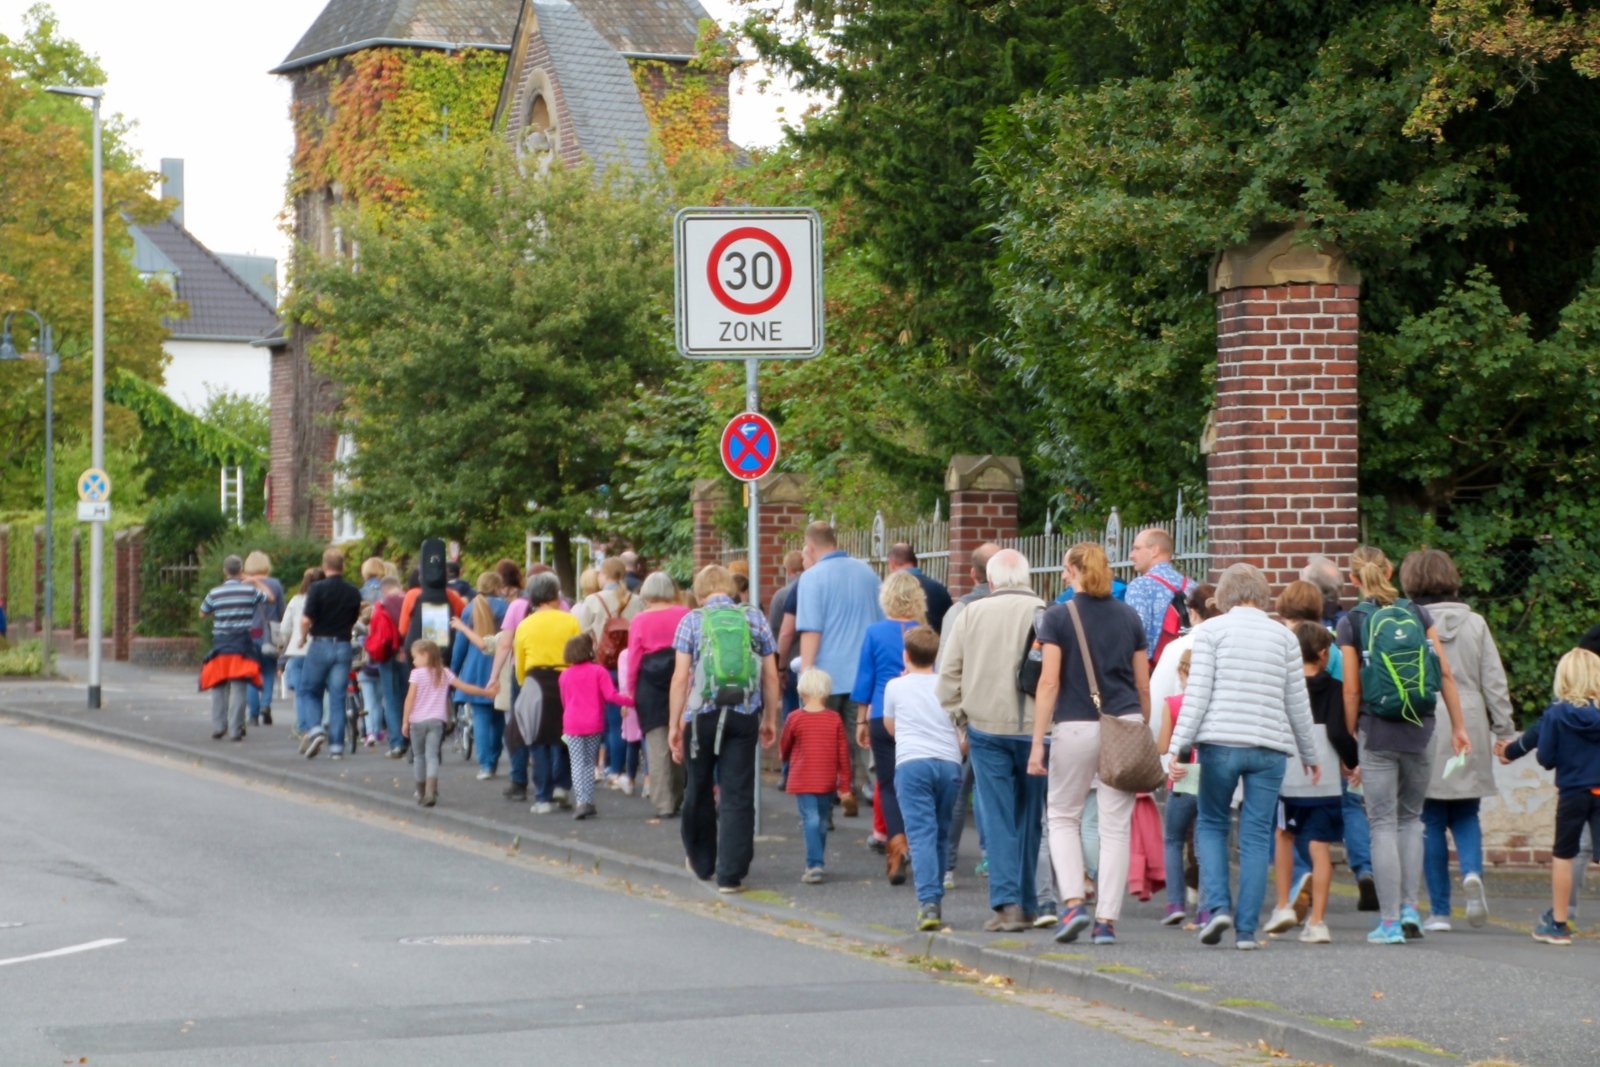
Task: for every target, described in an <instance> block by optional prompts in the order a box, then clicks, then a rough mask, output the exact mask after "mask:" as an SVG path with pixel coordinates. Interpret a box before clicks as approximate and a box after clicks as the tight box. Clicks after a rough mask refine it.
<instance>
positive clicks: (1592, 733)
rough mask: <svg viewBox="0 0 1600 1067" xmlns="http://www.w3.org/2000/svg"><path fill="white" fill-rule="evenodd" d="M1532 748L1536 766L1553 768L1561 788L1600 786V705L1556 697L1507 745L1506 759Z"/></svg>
mask: <svg viewBox="0 0 1600 1067" xmlns="http://www.w3.org/2000/svg"><path fill="white" fill-rule="evenodd" d="M1535 749H1537V751H1538V754H1539V766H1541V767H1547V768H1549V769H1550V770H1553V771H1555V772H1556V789H1557V790H1559V791H1560V792H1562V793H1582V792H1587V791H1588V790H1590V789H1600V708H1596V707H1595V706H1594V705H1593V704H1568V703H1566V702H1565V701H1560V700H1558V701H1556V702H1555V703H1554V704H1551V705H1550V706H1549V707H1548V708H1545V709H1544V715H1543V716H1542V717H1540V719H1539V721H1538V722H1536V723H1534V724H1533V725H1532V726H1530V727H1528V729H1527V731H1526V732H1524V733H1523V735H1522V736H1521V737H1519V738H1517V739H1516V740H1515V741H1513V742H1511V744H1510V745H1508V746H1507V747H1506V759H1511V760H1514V759H1521V758H1522V757H1523V756H1526V755H1527V754H1528V753H1529V752H1533V751H1535ZM1452 777H1454V775H1452Z"/></svg>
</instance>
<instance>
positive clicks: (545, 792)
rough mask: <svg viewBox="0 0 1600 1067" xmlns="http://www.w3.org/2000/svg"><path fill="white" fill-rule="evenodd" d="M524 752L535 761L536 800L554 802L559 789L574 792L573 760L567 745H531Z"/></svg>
mask: <svg viewBox="0 0 1600 1067" xmlns="http://www.w3.org/2000/svg"><path fill="white" fill-rule="evenodd" d="M524 751H526V752H528V753H529V754H530V755H531V757H532V759H533V786H534V794H533V799H534V800H541V801H551V800H554V799H555V794H556V790H557V789H565V790H567V791H568V792H571V791H572V759H571V757H570V756H568V755H567V746H566V745H559V744H558V745H529V746H528V747H527V749H525V750H524ZM512 762H513V764H515V760H513V761H512Z"/></svg>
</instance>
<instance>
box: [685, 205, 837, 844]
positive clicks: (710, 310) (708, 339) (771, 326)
mask: <svg viewBox="0 0 1600 1067" xmlns="http://www.w3.org/2000/svg"><path fill="white" fill-rule="evenodd" d="M673 238H674V246H675V249H676V253H677V257H676V270H675V272H674V280H675V282H676V285H675V287H674V309H675V310H676V312H677V320H678V331H677V333H678V351H679V352H680V353H681V354H682V355H683V356H685V357H686V358H688V359H742V360H744V361H745V371H744V379H745V393H746V396H745V410H746V411H750V412H759V411H760V410H761V408H760V405H759V400H760V388H759V384H758V381H757V378H758V368H759V367H760V366H761V360H763V359H810V358H811V357H813V356H816V355H820V354H821V352H822V218H821V216H819V215H818V214H817V212H816V211H815V210H813V209H812V208H760V207H752V208H710V207H690V208H684V209H683V210H682V211H680V212H678V214H677V217H676V218H675V219H674V220H673ZM774 436H775V435H774ZM745 488H746V490H747V491H748V493H749V494H750V509H749V515H748V523H749V527H748V533H747V541H746V543H747V544H748V545H749V546H750V548H749V554H750V602H751V603H752V604H757V603H760V598H761V566H760V552H759V549H758V546H759V545H760V543H761V495H760V489H759V487H758V485H757V483H756V482H755V481H748V482H746V483H745ZM755 814H756V833H757V834H759V833H760V832H761V776H760V768H759V765H758V767H757V773H756V813H755Z"/></svg>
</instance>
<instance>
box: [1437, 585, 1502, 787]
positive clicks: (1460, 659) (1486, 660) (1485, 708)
mask: <svg viewBox="0 0 1600 1067" xmlns="http://www.w3.org/2000/svg"><path fill="white" fill-rule="evenodd" d="M1424 606H1425V607H1427V609H1428V613H1429V614H1430V615H1432V616H1433V626H1434V629H1435V630H1436V631H1438V634H1439V644H1441V645H1443V646H1444V654H1445V655H1446V656H1447V657H1449V659H1450V671H1451V673H1452V674H1454V675H1455V676H1456V689H1457V691H1458V692H1460V694H1461V719H1462V721H1463V722H1464V723H1465V724H1466V727H1467V736H1468V737H1470V738H1472V755H1470V756H1468V757H1467V763H1466V766H1464V767H1462V768H1461V769H1460V770H1458V771H1456V772H1454V773H1453V774H1451V775H1450V777H1448V778H1446V777H1444V766H1445V763H1446V761H1448V760H1449V759H1450V758H1451V757H1452V756H1454V755H1455V753H1454V752H1453V751H1452V750H1451V747H1450V731H1449V730H1434V731H1433V780H1432V781H1430V782H1429V783H1428V799H1429V800H1472V799H1474V798H1477V797H1492V796H1497V795H1498V794H1499V789H1497V788H1496V787H1495V784H1494V746H1493V745H1492V744H1491V742H1490V740H1489V735H1490V734H1491V733H1492V734H1494V736H1495V737H1511V736H1513V735H1515V733H1516V723H1515V721H1514V720H1513V718H1512V712H1511V691H1510V689H1509V688H1508V687H1507V685H1506V669H1505V667H1504V666H1503V665H1502V664H1501V662H1500V650H1499V648H1497V647H1496V646H1495V643H1494V635H1493V634H1491V633H1490V632H1489V624H1488V623H1486V622H1484V621H1483V616H1482V615H1479V614H1478V613H1477V612H1475V611H1473V610H1472V609H1471V608H1469V607H1467V606H1466V605H1465V604H1462V603H1460V602H1459V601H1454V600H1442V601H1439V602H1438V603H1433V604H1425V605H1424Z"/></svg>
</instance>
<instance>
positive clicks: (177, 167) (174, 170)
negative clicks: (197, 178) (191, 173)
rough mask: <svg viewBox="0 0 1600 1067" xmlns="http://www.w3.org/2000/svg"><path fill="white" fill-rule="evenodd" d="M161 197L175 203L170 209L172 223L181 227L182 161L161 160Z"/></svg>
mask: <svg viewBox="0 0 1600 1067" xmlns="http://www.w3.org/2000/svg"><path fill="white" fill-rule="evenodd" d="M161 195H162V196H163V197H166V198H167V199H169V200H176V201H177V205H176V206H174V207H173V209H172V221H173V222H176V223H177V224H178V225H179V226H182V225H183V160H181V159H163V160H162V161H161Z"/></svg>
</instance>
